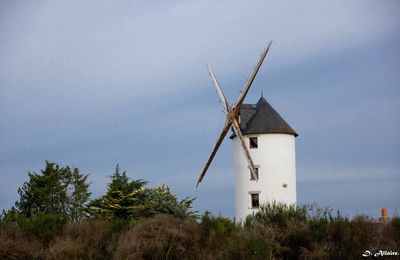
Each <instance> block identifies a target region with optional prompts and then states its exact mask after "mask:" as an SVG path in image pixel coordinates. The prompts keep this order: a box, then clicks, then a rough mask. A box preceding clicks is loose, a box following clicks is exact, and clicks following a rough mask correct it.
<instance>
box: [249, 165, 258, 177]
mask: <svg viewBox="0 0 400 260" xmlns="http://www.w3.org/2000/svg"><path fill="white" fill-rule="evenodd" d="M258 168H260V166H257V165H256V166H255V169H254V170H256V172H255V173H256V178H253V174H251V170H250V169H249V171H250V180H251V181H256V180H257V181H258Z"/></svg>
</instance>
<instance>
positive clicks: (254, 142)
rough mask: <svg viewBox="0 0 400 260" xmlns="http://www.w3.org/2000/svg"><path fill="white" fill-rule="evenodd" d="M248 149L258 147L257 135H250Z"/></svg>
mask: <svg viewBox="0 0 400 260" xmlns="http://www.w3.org/2000/svg"><path fill="white" fill-rule="evenodd" d="M249 140H250V149H257V148H258V140H257V137H250V138H249Z"/></svg>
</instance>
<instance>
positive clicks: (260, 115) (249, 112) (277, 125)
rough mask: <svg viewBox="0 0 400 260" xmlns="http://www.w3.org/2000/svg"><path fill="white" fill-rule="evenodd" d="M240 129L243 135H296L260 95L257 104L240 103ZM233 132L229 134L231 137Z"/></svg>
mask: <svg viewBox="0 0 400 260" xmlns="http://www.w3.org/2000/svg"><path fill="white" fill-rule="evenodd" d="M240 129H241V130H242V134H243V135H249V134H268V133H281V134H292V135H294V136H298V134H297V133H296V131H295V130H294V129H293V128H292V127H291V126H290V125H289V124H288V123H287V122H286V121H285V120H284V119H283V118H282V117H281V116H280V115H279V114H278V112H276V110H275V109H274V108H273V107H272V106H271V105H270V104H269V103H268V102H267V100H265V98H264V97H261V98H260V99H259V100H258V102H257V104H255V105H251V104H242V105H241V107H240ZM234 136H235V134H233V135H232V136H231V138H233V137H234Z"/></svg>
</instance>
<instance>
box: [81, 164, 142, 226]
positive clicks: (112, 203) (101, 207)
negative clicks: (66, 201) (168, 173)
mask: <svg viewBox="0 0 400 260" xmlns="http://www.w3.org/2000/svg"><path fill="white" fill-rule="evenodd" d="M110 178H111V181H110V183H109V184H108V188H107V193H106V194H104V195H103V196H101V197H100V198H99V199H96V200H92V201H91V202H90V203H89V207H90V209H91V212H92V214H93V215H94V216H98V215H101V216H105V217H107V218H119V219H130V218H138V217H139V216H141V215H143V209H144V205H143V201H144V197H143V196H144V188H143V187H144V185H145V184H146V183H147V182H146V181H144V180H141V179H139V180H132V181H131V180H130V178H129V177H128V176H127V175H126V171H123V172H122V173H121V172H120V168H119V164H117V166H116V167H115V171H114V173H113V174H112V175H111V176H110Z"/></svg>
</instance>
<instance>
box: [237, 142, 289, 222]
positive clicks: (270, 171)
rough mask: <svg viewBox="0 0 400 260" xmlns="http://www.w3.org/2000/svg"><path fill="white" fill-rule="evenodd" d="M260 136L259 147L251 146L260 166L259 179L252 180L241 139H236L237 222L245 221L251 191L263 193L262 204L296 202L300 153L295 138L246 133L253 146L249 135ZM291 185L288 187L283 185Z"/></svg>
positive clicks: (261, 195) (260, 194)
mask: <svg viewBox="0 0 400 260" xmlns="http://www.w3.org/2000/svg"><path fill="white" fill-rule="evenodd" d="M253 136H255V137H258V148H257V149H249V150H250V155H251V157H252V159H253V161H254V164H255V165H256V166H260V167H259V169H258V172H259V179H258V181H250V170H249V168H248V164H247V161H246V158H245V156H244V153H243V150H242V148H241V146H240V141H239V139H238V138H237V137H235V138H233V158H234V171H235V216H236V221H237V222H240V221H242V220H245V218H246V216H247V215H248V214H251V213H252V212H253V211H254V210H257V209H251V196H250V194H249V192H252V191H254V192H257V191H258V192H260V193H259V198H260V204H262V203H266V202H272V201H277V202H283V203H286V204H295V203H296V153H295V137H294V135H290V134H258V135H248V136H244V139H245V141H246V142H247V147H249V137H253ZM285 183H286V184H287V187H286V188H284V187H283V184H285Z"/></svg>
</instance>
